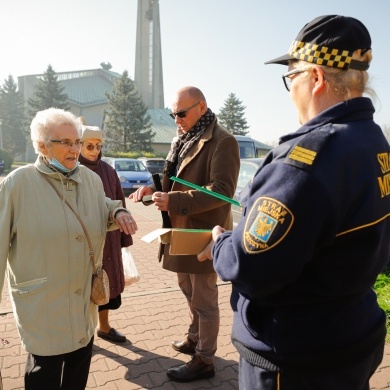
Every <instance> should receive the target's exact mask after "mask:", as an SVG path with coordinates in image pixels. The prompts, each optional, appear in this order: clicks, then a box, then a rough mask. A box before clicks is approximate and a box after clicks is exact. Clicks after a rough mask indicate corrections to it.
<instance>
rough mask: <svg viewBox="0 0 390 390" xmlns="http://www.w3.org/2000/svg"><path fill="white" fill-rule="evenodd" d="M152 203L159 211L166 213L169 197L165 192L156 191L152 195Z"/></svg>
mask: <svg viewBox="0 0 390 390" xmlns="http://www.w3.org/2000/svg"><path fill="white" fill-rule="evenodd" d="M152 201H153V202H154V204H155V205H156V207H157V208H158V209H159V210H160V211H168V203H169V196H168V194H167V193H166V192H160V191H156V192H155V193H154V194H153V195H152Z"/></svg>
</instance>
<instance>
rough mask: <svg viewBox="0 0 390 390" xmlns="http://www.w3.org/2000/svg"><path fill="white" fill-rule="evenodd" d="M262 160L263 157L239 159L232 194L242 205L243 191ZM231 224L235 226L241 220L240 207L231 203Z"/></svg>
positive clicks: (243, 199) (244, 191)
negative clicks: (238, 169)
mask: <svg viewBox="0 0 390 390" xmlns="http://www.w3.org/2000/svg"><path fill="white" fill-rule="evenodd" d="M263 161H264V158H260V157H258V158H245V159H240V171H239V173H238V180H237V188H236V192H235V194H234V199H235V200H238V201H239V202H240V203H241V206H242V205H243V202H244V201H245V193H246V190H247V189H248V184H249V182H250V181H251V180H252V178H253V176H254V175H255V173H256V171H257V169H258V168H259V166H260V165H261V164H262V162H263ZM232 213H233V224H234V226H236V225H237V224H238V222H239V221H240V220H241V214H242V207H239V206H236V205H232Z"/></svg>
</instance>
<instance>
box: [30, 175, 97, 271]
mask: <svg viewBox="0 0 390 390" xmlns="http://www.w3.org/2000/svg"><path fill="white" fill-rule="evenodd" d="M37 171H38V172H39V173H40V174H41V175H42V176H43V177H44V178H45V180H46V181H47V182H48V183H49V184H50V185H51V186H52V187H53V189H54V191H55V192H57V194H58V196H59V197H60V198H61V199H62V200H63V201H64V202H65V203H66V204H67V206H68V207H69V208H70V209H71V210H72V211H73V214H74V215H75V216H76V217H77V219H78V220H79V222H80V224H81V227H82V228H83V230H84V234H85V237H87V241H88V246H89V258H90V259H91V261H92V266H93V273H94V274H98V273H99V272H100V268H96V266H95V251H94V250H93V247H92V242H91V238H90V237H89V234H88V231H87V228H86V227H85V225H84V222H83V221H82V220H81V218H80V216H79V214H78V213H77V212H76V210H75V209H74V208H73V207H72V205H71V204H70V203H69V202H68V201H67V200H66V198H65V197H64V196H63V195H62V194H61V192H60V191H59V190H58V189H57V188H56V186H55V185H54V184H53V183H52V182H51V181H50V179H49V178H48V177H47V176H46V175H45V174H44V173H43V172H41V171H40V170H39V169H38V168H37Z"/></svg>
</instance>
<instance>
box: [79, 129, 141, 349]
mask: <svg viewBox="0 0 390 390" xmlns="http://www.w3.org/2000/svg"><path fill="white" fill-rule="evenodd" d="M103 143H104V136H103V132H102V131H101V130H100V129H99V127H96V126H83V128H82V136H81V153H80V156H79V161H80V163H81V164H82V165H84V166H86V167H87V168H89V169H91V170H92V171H94V172H95V173H97V174H98V175H99V176H100V178H101V179H102V182H103V187H104V192H105V194H106V196H107V197H108V198H110V199H116V200H120V201H121V202H122V205H123V207H126V202H125V196H124V194H123V190H122V187H121V183H120V181H119V177H118V175H117V173H116V172H115V169H114V168H112V167H111V166H110V165H109V164H107V163H106V162H105V161H103V160H102V159H101V158H102V147H103ZM132 244H133V240H132V238H131V235H128V234H125V233H124V232H121V231H119V230H114V231H112V232H108V233H107V236H106V242H105V244H104V251H103V269H104V270H105V271H106V272H107V275H108V279H109V281H110V301H109V302H108V303H107V304H105V305H102V306H99V318H98V319H99V322H98V331H97V335H98V336H99V337H101V338H103V339H105V340H109V341H114V342H116V343H124V342H125V341H126V336H125V335H124V334H122V333H120V332H119V331H117V330H116V329H115V328H113V327H111V325H110V322H109V312H110V310H117V309H119V308H120V306H121V304H122V299H121V293H122V292H123V290H124V288H125V277H124V273H123V263H122V247H128V246H130V245H132Z"/></svg>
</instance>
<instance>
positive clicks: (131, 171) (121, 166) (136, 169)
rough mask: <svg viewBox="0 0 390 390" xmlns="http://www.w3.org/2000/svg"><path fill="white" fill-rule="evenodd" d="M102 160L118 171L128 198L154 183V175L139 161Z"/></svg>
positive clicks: (111, 158) (127, 159)
mask: <svg viewBox="0 0 390 390" xmlns="http://www.w3.org/2000/svg"><path fill="white" fill-rule="evenodd" d="M102 160H103V161H105V162H106V163H108V164H110V165H111V166H112V167H113V168H114V169H115V170H116V173H117V174H118V177H119V180H120V182H121V186H122V190H123V192H124V194H125V195H126V196H127V195H128V194H130V193H132V192H134V191H135V190H136V189H137V188H139V187H141V186H148V185H151V184H152V183H153V180H152V174H151V173H150V172H149V171H148V170H147V169H146V167H145V165H144V164H143V163H142V161H140V160H138V159H135V158H114V157H103V158H102Z"/></svg>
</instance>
